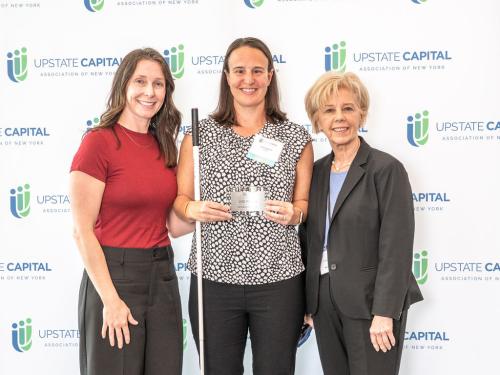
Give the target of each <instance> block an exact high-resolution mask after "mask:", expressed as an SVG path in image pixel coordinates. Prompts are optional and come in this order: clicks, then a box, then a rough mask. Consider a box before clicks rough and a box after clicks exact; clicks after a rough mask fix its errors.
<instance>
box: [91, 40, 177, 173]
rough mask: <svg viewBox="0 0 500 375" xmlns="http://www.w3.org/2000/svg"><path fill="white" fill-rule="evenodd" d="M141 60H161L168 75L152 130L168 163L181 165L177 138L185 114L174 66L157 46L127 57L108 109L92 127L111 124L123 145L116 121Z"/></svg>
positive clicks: (122, 65)
mask: <svg viewBox="0 0 500 375" xmlns="http://www.w3.org/2000/svg"><path fill="white" fill-rule="evenodd" d="M141 60H151V61H156V62H157V63H158V64H160V66H161V70H162V72H163V75H164V76H165V83H166V93H165V99H164V101H163V104H162V106H161V107H160V109H159V110H158V112H157V113H156V114H155V115H154V116H153V118H152V119H151V121H150V123H149V129H148V131H149V132H150V133H151V134H153V135H154V137H155V138H156V140H157V142H158V145H159V146H160V153H161V154H162V155H163V156H164V158H165V166H166V167H175V166H176V165H177V147H176V144H175V140H176V138H177V134H178V133H179V127H180V125H181V118H182V115H181V113H180V112H179V110H178V109H177V108H176V107H175V104H174V101H173V98H172V96H173V93H174V89H175V84H174V79H173V78H172V74H171V73H170V68H169V67H168V65H167V63H166V62H165V60H164V59H163V57H162V55H161V54H160V53H159V52H158V51H156V50H155V49H153V48H143V49H135V50H133V51H131V52H129V53H128V54H127V55H126V56H125V57H124V58H123V60H122V62H121V63H120V66H119V67H118V69H117V71H116V73H115V77H114V79H113V84H112V85H111V92H110V94H109V98H108V103H107V106H106V111H105V112H104V113H103V114H102V116H101V121H100V123H99V125H97V126H96V127H95V128H94V129H92V130H98V129H103V128H111V129H112V131H113V133H114V134H115V137H116V140H117V142H118V147H120V145H121V144H120V140H119V139H118V136H117V135H116V131H115V129H114V125H115V124H116V123H117V122H118V119H119V118H120V115H121V114H122V112H123V109H124V108H125V104H126V101H127V97H126V93H127V85H128V83H129V81H130V78H131V77H132V75H133V74H134V72H135V68H136V67H137V64H138V63H139V62H140V61H141Z"/></svg>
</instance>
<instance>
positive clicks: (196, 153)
mask: <svg viewBox="0 0 500 375" xmlns="http://www.w3.org/2000/svg"><path fill="white" fill-rule="evenodd" d="M191 127H192V139H193V167H194V200H195V201H199V200H200V146H199V142H200V137H199V132H198V108H192V109H191ZM196 274H197V277H198V341H199V350H200V353H199V354H200V373H201V375H204V374H205V330H204V328H203V284H202V281H203V264H202V262H201V222H200V221H198V220H197V221H196Z"/></svg>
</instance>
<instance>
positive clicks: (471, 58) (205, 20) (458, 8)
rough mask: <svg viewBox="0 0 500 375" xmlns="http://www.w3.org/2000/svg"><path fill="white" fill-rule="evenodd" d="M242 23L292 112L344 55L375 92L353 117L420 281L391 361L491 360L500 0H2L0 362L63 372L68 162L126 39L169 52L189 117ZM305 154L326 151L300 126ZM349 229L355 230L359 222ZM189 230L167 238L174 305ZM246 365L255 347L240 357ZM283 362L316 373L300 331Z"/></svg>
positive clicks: (19, 370)
mask: <svg viewBox="0 0 500 375" xmlns="http://www.w3.org/2000/svg"><path fill="white" fill-rule="evenodd" d="M242 36H256V37H259V38H261V39H263V40H264V41H265V42H266V43H267V44H268V45H269V47H270V49H271V51H272V53H273V59H274V62H275V65H276V72H277V76H278V80H279V84H280V90H281V94H282V104H283V108H284V109H285V110H286V112H287V113H288V115H289V117H290V118H291V119H292V120H293V121H295V122H297V123H299V124H302V125H303V126H304V127H306V128H307V129H308V130H309V131H311V125H310V122H309V120H308V119H307V116H306V113H305V111H304V105H303V99H304V95H305V93H306V91H307V89H308V88H309V87H310V85H311V84H312V83H313V81H314V80H315V79H316V78H317V77H318V76H319V75H320V74H322V73H323V72H325V71H328V70H336V71H352V72H355V73H356V74H358V75H359V76H360V77H361V78H362V80H363V81H364V82H365V83H366V85H367V86H368V88H369V91H370V94H371V99H372V107H371V110H370V113H369V117H368V122H367V125H366V128H365V129H363V130H362V132H361V134H362V136H363V137H365V139H366V140H367V141H368V142H369V143H370V144H371V145H372V146H374V147H376V148H379V149H382V150H384V151H387V152H389V153H391V154H393V155H394V156H396V157H397V158H398V159H400V160H401V161H402V162H403V163H404V165H405V166H406V168H407V170H408V172H409V175H410V179H411V183H412V188H413V200H414V205H415V217H416V224H417V225H416V237H415V246H414V264H413V272H414V274H415V276H416V278H417V280H418V283H419V284H420V287H421V289H422V291H423V293H424V295H425V301H424V302H422V303H419V304H417V305H414V307H412V309H411V311H410V317H409V322H408V327H407V332H406V337H405V352H404V354H403V364H402V368H401V373H402V374H404V375H417V374H418V375H422V374H426V375H438V374H455V375H465V374H470V373H474V374H485V375H486V374H496V373H498V360H497V355H498V350H499V346H498V340H497V338H498V336H499V335H500V321H499V319H498V316H499V314H500V299H499V298H498V296H499V295H500V237H499V234H498V233H499V224H500V219H499V215H498V213H499V212H500V199H499V195H498V192H499V191H500V177H499V167H498V165H499V164H498V160H499V157H500V105H499V94H498V88H499V87H500V69H499V66H500V65H499V63H500V43H498V40H499V37H500V3H498V2H497V1H495V0H477V1H465V0H459V1H457V0H385V1H383V0H358V1H347V0H331V1H327V0H227V1H223V0H73V1H62V0H59V1H56V0H0V166H1V178H0V223H1V225H0V306H1V307H0V374H14V373H15V374H23V375H27V374H40V375H42V374H47V375H48V374H65V375H66V374H77V373H78V339H79V331H78V327H77V293H78V287H79V282H80V277H81V273H82V269H83V268H82V263H81V260H80V258H79V255H78V251H77V249H76V246H75V244H74V243H73V240H72V220H71V210H70V200H69V197H68V170H69V165H70V162H71V159H72V157H73V154H74V153H75V151H76V149H77V147H78V145H79V143H80V140H81V138H82V135H83V134H84V133H85V131H86V130H87V129H89V128H90V127H92V126H94V125H96V124H97V123H98V122H99V117H100V115H101V113H102V111H103V109H104V104H105V101H106V99H107V95H108V93H109V89H110V85H111V80H112V78H113V74H114V72H115V70H116V69H117V66H118V64H119V63H120V61H121V59H122V57H123V56H124V55H125V54H126V53H127V52H128V51H130V50H132V49H134V48H138V47H146V46H150V47H153V48H156V49H157V50H159V51H160V52H161V53H162V54H163V55H164V56H165V59H167V61H168V62H169V64H170V66H171V69H172V73H173V75H174V77H175V80H176V81H175V83H176V89H175V102H176V104H177V106H178V107H179V108H180V109H181V111H182V113H183V115H184V118H183V126H182V129H181V134H180V135H179V141H180V140H181V139H182V137H183V133H184V132H185V131H186V130H187V129H189V127H190V118H189V116H190V109H191V108H192V107H197V108H199V110H200V115H201V117H205V116H206V115H207V114H209V113H210V112H211V111H213V110H214V109H215V106H216V102H217V95H218V82H219V79H220V75H221V73H222V64H223V56H224V53H225V50H226V48H227V46H228V45H229V43H230V42H231V41H233V40H234V39H235V38H238V37H242ZM313 138H314V151H315V158H316V159H318V158H320V157H322V156H323V155H325V154H326V153H327V152H328V151H329V145H328V143H327V142H326V140H325V138H324V137H322V136H321V135H314V136H313ZM360 235H362V233H360ZM190 242H191V237H190V236H185V237H182V238H180V239H176V240H174V241H173V245H174V249H175V254H176V268H177V273H178V277H179V284H180V289H181V295H182V303H183V315H184V318H185V340H184V363H185V366H184V374H187V375H190V374H196V373H198V368H197V354H196V348H195V345H194V342H193V339H192V335H191V327H190V324H189V319H188V316H187V296H188V286H189V280H190V274H189V272H188V271H187V270H186V261H187V257H188V253H189V248H190ZM245 368H246V371H245V374H250V373H251V353H250V351H249V350H247V353H246V357H245ZM296 373H297V374H301V375H306V374H307V375H309V374H321V373H322V371H321V366H320V363H319V359H318V354H317V347H316V342H315V339H314V334H313V335H312V336H311V338H310V339H309V341H308V342H307V343H306V344H305V345H304V346H302V347H300V348H299V349H298V357H297V371H296Z"/></svg>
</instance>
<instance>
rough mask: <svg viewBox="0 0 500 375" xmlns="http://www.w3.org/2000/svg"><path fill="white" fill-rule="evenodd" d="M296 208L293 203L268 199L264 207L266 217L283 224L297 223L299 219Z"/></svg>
mask: <svg viewBox="0 0 500 375" xmlns="http://www.w3.org/2000/svg"><path fill="white" fill-rule="evenodd" d="M295 216H296V215H295V209H294V207H293V204H292V203H290V202H284V201H272V200H268V201H266V206H265V207H264V217H265V218H266V219H268V220H271V221H274V222H275V223H278V224H283V225H295V224H297V222H298V220H297V218H296V217H295Z"/></svg>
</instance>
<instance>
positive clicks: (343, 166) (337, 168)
mask: <svg viewBox="0 0 500 375" xmlns="http://www.w3.org/2000/svg"><path fill="white" fill-rule="evenodd" d="M351 164H352V160H351V162H350V163H347V164H343V165H340V166H337V165H336V163H335V160H332V168H333V170H334V172H340V171H341V170H342V169H345V168H347V167H350V166H351Z"/></svg>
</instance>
